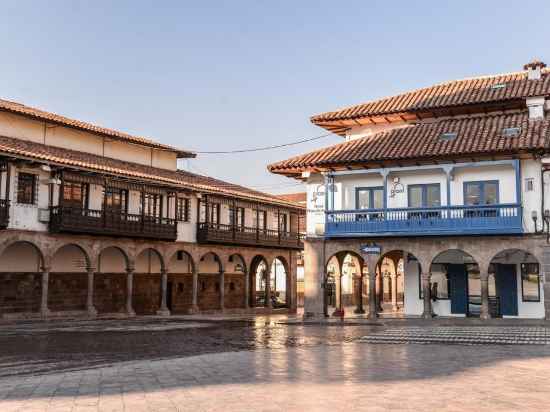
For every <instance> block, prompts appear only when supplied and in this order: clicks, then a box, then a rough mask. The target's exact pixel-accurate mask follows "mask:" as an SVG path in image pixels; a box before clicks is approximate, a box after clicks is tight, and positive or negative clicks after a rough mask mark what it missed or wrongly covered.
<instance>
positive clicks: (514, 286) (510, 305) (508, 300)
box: [495, 263, 518, 316]
mask: <svg viewBox="0 0 550 412" xmlns="http://www.w3.org/2000/svg"><path fill="white" fill-rule="evenodd" d="M495 285H496V295H497V296H498V299H499V303H500V312H501V314H502V315H503V316H517V315H518V282H517V273H516V265H514V264H504V263H497V264H496V276H495Z"/></svg>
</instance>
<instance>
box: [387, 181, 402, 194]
mask: <svg viewBox="0 0 550 412" xmlns="http://www.w3.org/2000/svg"><path fill="white" fill-rule="evenodd" d="M404 192H405V187H403V185H402V184H401V183H399V182H396V183H394V184H393V185H392V187H391V189H390V197H395V195H397V194H400V193H404Z"/></svg>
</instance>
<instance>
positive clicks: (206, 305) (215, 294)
mask: <svg viewBox="0 0 550 412" xmlns="http://www.w3.org/2000/svg"><path fill="white" fill-rule="evenodd" d="M198 286H199V288H198V295H197V297H198V301H197V304H198V305H199V309H200V310H216V309H220V278H219V275H215V274H199V285H198Z"/></svg>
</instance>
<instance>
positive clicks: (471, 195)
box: [464, 183, 481, 206]
mask: <svg viewBox="0 0 550 412" xmlns="http://www.w3.org/2000/svg"><path fill="white" fill-rule="evenodd" d="M465 193H466V194H465V196H466V198H465V199H464V204H466V205H468V206H472V205H479V204H480V203H481V187H480V185H479V183H467V184H466V190H465Z"/></svg>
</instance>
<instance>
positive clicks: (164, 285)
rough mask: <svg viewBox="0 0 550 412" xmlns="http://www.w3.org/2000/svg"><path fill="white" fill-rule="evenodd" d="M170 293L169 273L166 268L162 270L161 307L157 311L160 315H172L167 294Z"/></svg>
mask: <svg viewBox="0 0 550 412" xmlns="http://www.w3.org/2000/svg"><path fill="white" fill-rule="evenodd" d="M167 293H168V273H167V272H166V270H164V269H163V270H162V271H161V272H160V294H161V295H160V309H159V310H158V311H157V315H159V316H170V310H169V309H168V306H167V296H166V294H167Z"/></svg>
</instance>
